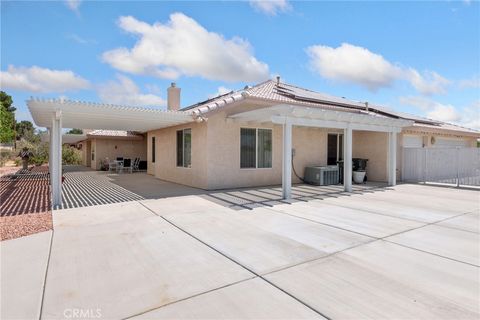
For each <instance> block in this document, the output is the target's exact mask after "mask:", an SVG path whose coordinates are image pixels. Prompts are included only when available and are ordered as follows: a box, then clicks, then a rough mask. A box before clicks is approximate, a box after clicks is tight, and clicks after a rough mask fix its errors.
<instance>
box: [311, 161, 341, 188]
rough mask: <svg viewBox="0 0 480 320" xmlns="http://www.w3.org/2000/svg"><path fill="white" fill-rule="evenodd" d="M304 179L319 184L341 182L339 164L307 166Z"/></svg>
mask: <svg viewBox="0 0 480 320" xmlns="http://www.w3.org/2000/svg"><path fill="white" fill-rule="evenodd" d="M304 181H305V182H306V183H309V184H314V185H317V186H326V185H330V184H338V183H339V171H338V166H325V167H320V166H318V167H306V168H305V177H304Z"/></svg>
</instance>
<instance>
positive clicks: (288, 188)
mask: <svg viewBox="0 0 480 320" xmlns="http://www.w3.org/2000/svg"><path fill="white" fill-rule="evenodd" d="M282 164H283V170H282V191H283V199H290V198H291V195H292V124H291V122H290V120H289V119H288V118H287V119H285V123H284V124H283V162H282Z"/></svg>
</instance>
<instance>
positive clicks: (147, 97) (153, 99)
mask: <svg viewBox="0 0 480 320" xmlns="http://www.w3.org/2000/svg"><path fill="white" fill-rule="evenodd" d="M97 93H98V96H99V97H100V99H101V100H102V101H103V102H105V103H112V104H120V105H133V106H152V107H153V106H155V107H156V106H162V107H163V106H165V105H166V104H167V102H166V101H165V100H164V99H162V98H161V97H160V96H158V95H155V94H153V93H142V92H141V91H140V88H139V87H138V86H137V85H136V84H135V82H133V81H132V80H131V79H130V78H128V77H126V76H124V75H117V81H109V82H107V83H104V84H101V85H99V86H98V88H97Z"/></svg>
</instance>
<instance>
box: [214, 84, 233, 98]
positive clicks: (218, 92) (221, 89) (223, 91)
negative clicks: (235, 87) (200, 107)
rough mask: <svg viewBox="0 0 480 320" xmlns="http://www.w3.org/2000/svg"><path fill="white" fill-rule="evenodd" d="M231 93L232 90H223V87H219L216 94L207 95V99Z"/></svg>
mask: <svg viewBox="0 0 480 320" xmlns="http://www.w3.org/2000/svg"><path fill="white" fill-rule="evenodd" d="M231 91H232V89H228V88H225V87H224V86H220V87H218V89H217V92H215V93H213V94H209V95H208V98H209V99H211V98H215V97H218V96H221V95H224V94H227V93H229V92H231Z"/></svg>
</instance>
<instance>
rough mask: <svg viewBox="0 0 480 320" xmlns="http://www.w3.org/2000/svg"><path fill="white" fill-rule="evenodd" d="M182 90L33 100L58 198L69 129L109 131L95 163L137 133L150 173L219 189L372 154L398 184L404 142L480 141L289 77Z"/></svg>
mask: <svg viewBox="0 0 480 320" xmlns="http://www.w3.org/2000/svg"><path fill="white" fill-rule="evenodd" d="M180 94H181V89H180V88H179V87H177V86H176V85H175V83H172V85H171V87H169V88H168V89H167V96H168V97H167V101H168V102H167V104H168V110H158V109H147V108H137V107H129V106H117V105H107V104H95V103H89V102H81V101H66V100H51V99H50V100H44V99H33V98H32V99H30V100H28V101H27V105H28V107H29V109H30V112H31V114H32V118H33V119H34V121H35V123H36V125H37V126H41V127H47V128H49V134H50V137H51V139H50V143H51V154H52V156H51V161H50V170H51V173H52V174H51V175H50V176H51V179H52V195H53V202H54V205H56V204H60V203H61V192H62V190H61V183H60V181H61V175H60V172H61V161H60V159H61V157H60V150H61V149H60V148H59V146H60V144H61V134H60V133H61V128H62V127H75V128H87V127H88V128H95V129H99V130H100V129H101V130H100V131H98V135H96V134H95V133H94V134H90V137H89V138H88V139H87V140H86V145H85V148H84V150H85V159H86V160H85V164H86V165H88V163H89V162H88V161H91V160H88V159H93V161H94V162H93V163H92V162H90V165H91V166H92V168H96V169H98V168H99V161H102V160H103V159H104V158H107V157H108V158H114V157H116V156H118V155H119V152H118V151H117V150H118V147H119V142H120V141H125V143H127V144H128V143H130V144H132V145H133V143H134V142H133V141H136V143H138V144H139V146H138V149H134V147H131V148H132V150H134V152H133V153H132V154H131V157H134V155H135V154H142V152H145V151H144V149H142V148H141V146H140V144H142V143H143V145H145V144H146V159H147V172H148V174H150V175H153V176H155V177H156V178H159V179H163V180H167V181H171V182H176V183H180V184H184V185H189V186H193V187H197V188H202V189H209V190H213V189H221V188H232V187H253V186H265V185H275V184H280V183H281V184H282V188H283V195H284V198H289V197H290V194H291V184H292V182H293V183H296V182H300V181H301V180H300V178H301V177H302V176H303V174H304V170H305V168H306V167H307V166H325V165H336V164H337V161H342V160H343V161H344V175H345V176H346V177H347V176H351V175H352V158H365V159H368V165H367V172H368V173H367V174H368V179H369V180H370V181H381V182H388V184H389V185H395V184H396V181H397V180H398V179H401V177H402V151H403V150H404V148H413V147H432V148H437V147H446V146H467V147H474V146H476V141H477V139H478V138H480V132H478V131H475V130H471V129H467V128H463V127H460V126H456V125H451V124H447V123H444V122H440V121H435V120H430V119H425V118H422V117H417V116H412V115H408V114H403V113H399V112H395V111H392V110H388V109H385V108H383V107H381V106H377V105H373V104H369V103H365V102H357V101H353V100H348V99H345V98H339V97H334V96H330V95H327V94H323V93H318V92H314V91H310V90H307V89H303V88H299V87H297V86H294V85H290V84H286V83H284V82H281V81H280V78H277V79H276V80H268V81H265V82H262V83H260V84H257V85H255V86H253V87H245V88H243V89H241V90H238V91H233V92H230V93H227V94H224V95H221V96H218V97H215V98H213V99H209V100H207V101H203V102H200V103H197V104H194V105H192V106H188V107H184V108H180V100H181V97H180ZM105 130H123V131H122V132H128V131H135V132H137V133H136V134H134V135H137V134H138V133H143V134H144V135H145V136H146V139H145V140H140V139H138V140H137V138H134V135H132V134H130V135H129V134H124V135H123V136H121V137H116V138H112V137H108V138H107V136H108V135H107V134H106V132H108V131H105ZM88 141H90V143H89V142H88ZM127 141H128V142H127ZM89 145H90V146H89ZM115 147H117V149H115ZM122 148H124V146H122ZM122 154H126V153H123V152H122ZM143 154H144V153H143ZM344 186H345V190H346V191H347V192H349V191H351V190H352V181H351V179H344Z"/></svg>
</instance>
